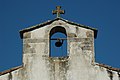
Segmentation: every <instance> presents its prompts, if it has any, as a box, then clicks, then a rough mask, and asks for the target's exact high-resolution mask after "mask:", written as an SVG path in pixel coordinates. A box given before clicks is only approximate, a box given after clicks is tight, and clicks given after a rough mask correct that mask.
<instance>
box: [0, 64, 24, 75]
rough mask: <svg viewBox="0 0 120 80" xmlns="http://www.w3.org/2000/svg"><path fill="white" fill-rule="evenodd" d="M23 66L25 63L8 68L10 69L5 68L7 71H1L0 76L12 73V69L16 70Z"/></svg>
mask: <svg viewBox="0 0 120 80" xmlns="http://www.w3.org/2000/svg"><path fill="white" fill-rule="evenodd" d="M22 67H23V65H21V66H17V67H14V68H11V69H8V70H5V71H3V72H0V76H1V75H4V74H7V73H10V72H12V71H15V70H17V69H20V68H22Z"/></svg>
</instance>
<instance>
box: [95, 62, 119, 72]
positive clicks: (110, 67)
mask: <svg viewBox="0 0 120 80" xmlns="http://www.w3.org/2000/svg"><path fill="white" fill-rule="evenodd" d="M95 65H98V66H100V67H104V68H106V69H109V70H113V71H117V72H120V68H114V67H112V66H109V65H106V64H101V63H95Z"/></svg>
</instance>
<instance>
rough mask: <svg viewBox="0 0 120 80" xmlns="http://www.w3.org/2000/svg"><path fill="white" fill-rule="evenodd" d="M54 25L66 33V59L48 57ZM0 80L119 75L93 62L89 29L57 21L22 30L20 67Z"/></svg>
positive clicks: (105, 79) (110, 78)
mask: <svg viewBox="0 0 120 80" xmlns="http://www.w3.org/2000/svg"><path fill="white" fill-rule="evenodd" d="M56 26H62V27H64V28H65V29H66V32H67V36H68V37H67V38H68V41H67V42H68V47H67V49H68V50H67V52H68V57H66V58H52V57H49V33H50V30H51V29H52V28H53V27H56ZM11 75H12V78H11V79H10V77H9V76H11ZM0 80H120V75H119V72H117V71H113V70H109V69H107V68H104V67H100V66H98V65H96V63H95V62H94V32H93V31H92V30H90V29H85V28H82V27H79V26H76V25H71V24H68V23H66V22H64V21H62V20H58V21H54V22H53V23H51V24H50V25H46V26H44V27H41V28H38V29H35V30H33V31H30V32H26V33H24V35H23V68H22V69H18V70H16V71H13V72H11V73H7V74H5V75H1V76H0Z"/></svg>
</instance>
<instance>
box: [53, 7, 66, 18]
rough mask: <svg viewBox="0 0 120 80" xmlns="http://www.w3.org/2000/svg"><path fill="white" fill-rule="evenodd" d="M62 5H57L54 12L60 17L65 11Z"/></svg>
mask: <svg viewBox="0 0 120 80" xmlns="http://www.w3.org/2000/svg"><path fill="white" fill-rule="evenodd" d="M60 8H61V6H57V7H56V10H53V11H52V13H53V14H57V18H58V17H60V14H64V13H65V11H64V10H60Z"/></svg>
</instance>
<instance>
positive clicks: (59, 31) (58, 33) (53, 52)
mask: <svg viewBox="0 0 120 80" xmlns="http://www.w3.org/2000/svg"><path fill="white" fill-rule="evenodd" d="M50 57H67V34H66V30H65V28H63V27H61V26H57V27H54V28H52V29H51V31H50Z"/></svg>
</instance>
